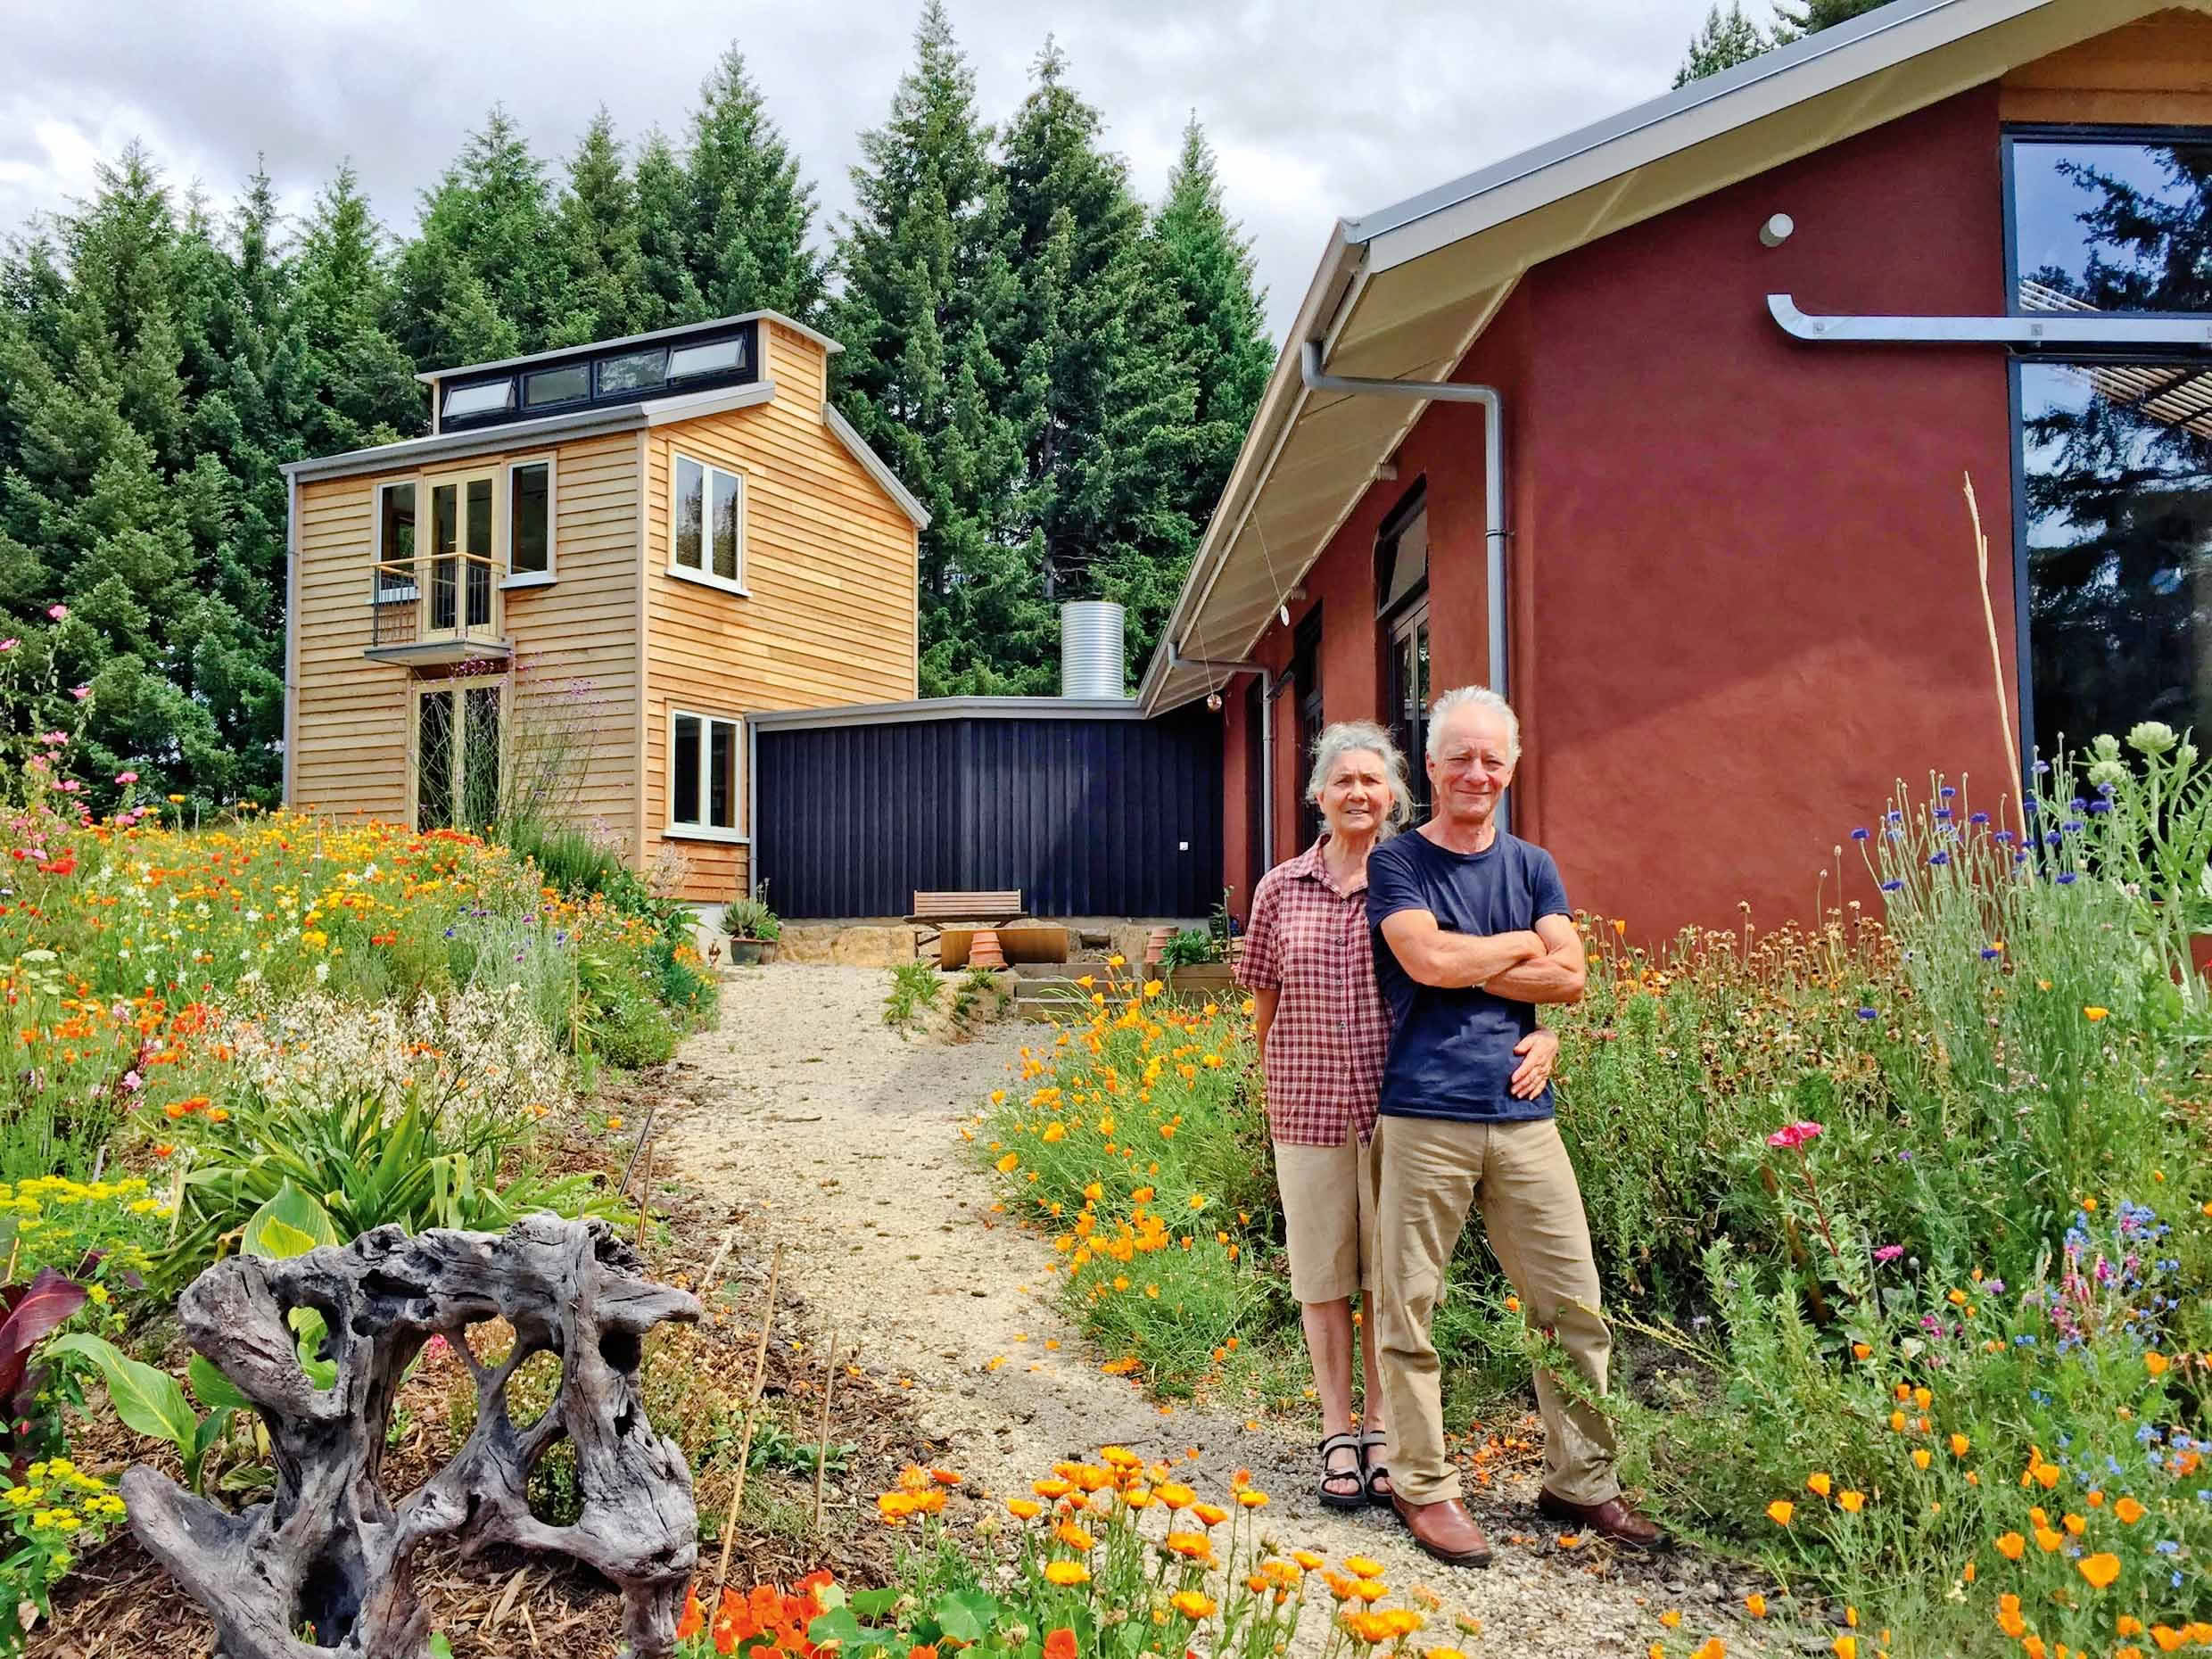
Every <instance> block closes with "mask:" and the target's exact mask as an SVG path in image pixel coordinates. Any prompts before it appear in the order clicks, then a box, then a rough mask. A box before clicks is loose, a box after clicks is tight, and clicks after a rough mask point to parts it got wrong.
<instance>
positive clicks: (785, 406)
mask: <svg viewBox="0 0 2212 1659" xmlns="http://www.w3.org/2000/svg"><path fill="white" fill-rule="evenodd" d="M837 350H838V345H837V343H836V342H835V341H832V340H830V339H829V338H827V337H826V336H824V335H822V334H817V333H815V332H814V331H813V329H811V328H807V327H805V326H803V325H801V324H799V323H796V322H794V321H792V320H791V319H790V318H786V317H781V316H779V315H777V314H775V313H773V312H756V313H753V314H751V315H747V316H743V317H728V318H719V319H717V320H715V321H714V322H708V323H699V324H695V325H691V326H686V327H682V328H673V329H665V330H663V331H661V332H659V333H657V334H641V335H638V336H635V337H632V338H630V339H624V340H611V341H607V342H604V343H599V344H596V345H590V346H581V347H575V348H572V349H568V350H564V351H548V352H542V353H540V354H538V355H536V356H533V357H526V358H516V359H510V360H508V361H505V362H499V363H478V364H473V365H470V366H469V367H465V368H452V369H441V370H439V371H437V372H435V373H433V374H428V375H425V376H421V378H422V379H423V380H424V381H425V383H427V384H428V386H429V388H430V397H431V432H430V434H429V435H428V436H427V437H422V438H414V439H409V440H407V441H405V442H399V443H388V444H382V445H379V446H377V447H376V448H374V449H368V450H353V451H351V452H350V453H348V454H344V455H333V456H326V457H324V458H320V459H317V460H309V461H300V462H295V463H293V465H291V466H288V467H287V468H286V469H285V471H286V472H287V473H288V475H290V480H291V526H290V530H291V541H290V547H291V574H290V587H289V592H288V594H287V604H286V615H287V621H288V628H287V639H286V641H285V648H286V656H285V685H286V692H287V695H286V698H285V801H286V804H287V805H290V806H292V807H293V808H295V809H297V810H300V811H304V812H310V813H330V814H334V815H340V816H345V817H373V818H382V819H387V820H392V821H406V822H409V823H411V824H413V825H415V826H416V827H417V828H418V829H433V828H442V827H448V826H453V827H460V828H466V829H480V828H482V827H483V826H484V825H485V824H487V823H489V822H490V821H491V820H492V819H493V818H494V817H495V816H497V815H498V814H499V813H500V812H501V811H503V810H508V809H510V808H511V807H512V806H513V805H514V804H515V803H516V801H517V800H521V801H524V802H535V803H539V804H542V805H549V806H550V807H551V808H552V809H553V810H554V811H555V812H556V813H557V814H558V815H559V816H561V817H563V818H565V819H566V820H567V821H571V822H573V823H574V824H575V825H576V826H577V827H579V828H582V829H590V830H592V831H594V832H595V833H597V834H598V835H599V836H601V837H603V838H606V839H607V841H609V842H610V843H612V844H614V845H617V846H620V847H621V848H622V849H623V853H624V854H625V856H627V857H629V858H630V859H631V860H632V861H633V862H634V863H638V864H639V865H640V866H643V865H646V864H648V863H660V862H662V861H664V860H669V859H674V860H679V861H680V862H681V866H682V876H681V888H680V891H681V896H683V897H685V898H687V899H689V900H692V901H694V902H696V903H698V904H719V903H721V902H722V901H726V900H728V899H729V898H730V897H732V896H735V895H737V894H739V893H741V892H743V891H744V890H745V887H746V884H747V880H748V878H749V873H750V872H749V871H748V870H747V860H748V856H749V848H750V845H751V835H750V826H751V821H752V819H751V801H750V789H749V778H750V766H749V750H750V745H749V744H748V741H747V728H746V719H745V716H746V714H747V712H748V711H751V710H764V709H783V708H813V707H821V706H828V705H838V704H856V703H883V702H890V701H896V700H900V699H904V698H911V697H913V696H915V694H916V691H917V689H918V687H917V681H916V675H917V671H918V657H917V653H918V648H919V645H918V627H917V619H916V613H915V600H916V590H915V583H916V578H917V570H916V556H917V538H918V536H919V533H920V529H921V527H922V526H923V525H924V524H927V523H928V522H929V518H928V515H927V514H926V513H925V512H924V511H923V510H922V508H921V507H920V504H919V503H918V502H916V501H915V499H914V498H913V497H912V495H911V494H909V493H908V492H907V491H906V490H905V489H904V487H902V486H901V485H900V483H899V482H898V480H897V479H896V477H894V476H893V475H892V474H891V472H890V469H889V468H888V467H887V466H885V465H884V464H883V462H882V461H881V460H880V459H879V458H877V457H876V456H875V455H874V454H873V453H872V452H871V450H869V449H868V447H867V446H866V445H865V444H864V443H863V442H861V439H860V437H859V435H858V434H857V433H854V430H853V429H852V427H851V426H850V425H847V424H846V422H845V420H844V419H843V418H842V417H839V416H838V413H837V412H836V410H835V409H832V408H831V407H830V405H829V400H828V380H829V358H830V355H831V354H832V353H834V352H835V351H837Z"/></svg>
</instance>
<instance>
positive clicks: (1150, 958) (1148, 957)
mask: <svg viewBox="0 0 2212 1659" xmlns="http://www.w3.org/2000/svg"><path fill="white" fill-rule="evenodd" d="M1175 934H1176V930H1175V929H1173V928H1154V929H1152V930H1151V932H1150V933H1148V934H1146V935H1145V936H1144V965H1145V966H1146V967H1147V968H1157V967H1159V966H1160V953H1161V952H1162V951H1164V950H1166V949H1167V948H1168V940H1169V939H1172V938H1174V937H1175Z"/></svg>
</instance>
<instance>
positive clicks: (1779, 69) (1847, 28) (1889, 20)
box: [1344, 0, 2052, 243]
mask: <svg viewBox="0 0 2212 1659" xmlns="http://www.w3.org/2000/svg"><path fill="white" fill-rule="evenodd" d="M2051 3H2052V0H2030V4H2026V5H2018V6H2012V7H2009V8H2007V9H2008V12H2012V11H2033V10H2035V8H2036V7H2037V6H2038V5H2042V4H2051ZM1978 9H1982V8H1980V7H1977V5H1976V0H1890V4H1887V5H1883V6H1877V7H1876V8H1875V9H1874V10H1873V11H1871V12H1861V13H1860V14H1859V15H1858V16H1857V17H1854V18H1852V19H1849V20H1847V21H1845V22H1842V23H1837V24H1835V25H1833V26H1831V27H1829V28H1828V29H1820V30H1819V31H1817V32H1816V33H1813V34H1810V35H1806V36H1803V37H1801V38H1799V39H1797V40H1794V41H1792V42H1791V43H1790V44H1789V45H1787V46H1779V47H1777V48H1775V49H1774V50H1773V51H1770V52H1762V53H1761V54H1759V55H1758V56H1757V57H1755V58H1752V59H1749V60H1747V61H1746V62H1742V63H1738V64H1737V65H1736V66H1735V67H1734V68H1732V69H1728V70H1722V71H1721V73H1720V74H1718V75H1711V76H1706V77H1704V78H1701V79H1698V80H1694V81H1691V82H1690V83H1689V84H1688V86H1684V87H1675V88H1674V89H1673V90H1671V91H1670V92H1666V93H1663V94H1662V95H1660V96H1658V97H1656V98H1650V99H1647V100H1646V101H1645V102H1643V103H1638V104H1635V105H1632V106H1631V107H1630V108H1628V109H1626V110H1622V111H1617V112H1616V113H1614V114H1612V115H1609V116H1606V117H1605V119H1604V120H1598V121H1593V122H1591V123H1589V125H1588V126H1585V127H1580V128H1575V129H1574V130H1572V132H1567V133H1563V134H1561V135H1560V136H1558V137H1556V138H1550V139H1547V140H1546V141H1545V142H1543V143H1542V144H1535V145H1531V147H1530V148H1528V149H1526V150H1522V151H1519V152H1516V153H1514V154H1512V155H1509V156H1506V157H1505V158H1504V159H1503V160H1500V161H1493V162H1491V163H1490V165H1489V166H1487V167H1481V168H1477V169H1474V170H1473V172H1470V173H1465V174H1462V175H1461V176H1460V177H1457V178H1455V179H1450V180H1448V181H1447V182H1446V183H1444V184H1441V185H1437V186H1432V187H1431V188H1430V189H1427V190H1424V191H1422V192H1420V193H1419V194H1416V195H1411V196H1408V197H1407V198H1406V199H1405V200H1404V201H1402V202H1392V203H1391V205H1389V206H1387V207H1382V208H1378V209H1376V210H1374V212H1371V213H1364V214H1361V215H1360V216H1359V217H1358V218H1357V219H1349V220H1347V221H1345V225H1344V229H1345V234H1346V235H1348V236H1349V237H1350V238H1351V239H1352V240H1354V241H1357V242H1362V243H1366V242H1373V241H1374V239H1375V238H1377V237H1378V236H1383V235H1389V234H1390V233H1391V232H1392V231H1397V230H1402V229H1404V228H1405V227H1407V226H1408V225H1412V224H1415V223H1417V222H1418V221H1419V220H1421V219H1427V218H1430V217H1431V216H1432V215H1434V214H1437V213H1440V212H1443V211H1446V210H1449V209H1451V208H1455V207H1457V206H1459V205H1461V204H1462V203H1464V202H1469V201H1472V200H1473V198H1474V197H1476V196H1479V195H1482V194H1486V193H1488V192H1490V191H1492V190H1495V189H1498V187H1499V186H1504V185H1507V184H1512V183H1515V182H1517V181H1518V180H1521V179H1523V178H1527V177H1531V176H1532V175H1534V174H1537V173H1540V172H1542V171H1543V170H1544V169H1547V168H1549V167H1554V166H1556V165H1557V164H1559V163H1560V162H1562V161H1570V160H1572V159H1573V158H1574V157H1576V156H1578V155H1582V154H1585V153H1588V152H1589V151H1591V150H1596V149H1598V148H1601V147H1603V146H1604V145H1605V144H1612V143H1614V142H1615V141H1616V140H1618V139H1621V138H1625V137H1627V136H1630V135H1631V134H1633V133H1637V132H1640V131H1642V130H1644V129H1645V128H1651V127H1655V126H1658V125H1660V124H1662V123H1663V122H1665V121H1669V120H1674V119H1676V118H1677V117H1680V116H1682V115H1686V114H1688V113H1689V112H1690V111H1693V110H1699V109H1703V108H1704V107H1706V106H1707V105H1709V104H1713V103H1720V102H1722V101H1723V100H1726V99H1729V98H1731V97H1735V96H1737V95H1741V94H1743V93H1745V92H1746V91H1747V90H1748V89H1750V88H1752V87H1759V86H1763V85H1764V84H1766V83H1767V82H1769V81H1771V80H1773V79H1775V78H1778V77H1780V76H1785V75H1789V74H1793V73H1795V72H1796V71H1799V70H1802V69H1803V68H1804V66H1806V65H1808V64H1811V63H1813V62H1819V61H1820V60H1821V59H1823V58H1827V57H1831V56H1833V55H1834V54H1836V53H1838V52H1844V51H1848V50H1849V49H1850V48H1852V47H1853V46H1856V45H1859V44H1860V43H1861V42H1862V41H1865V40H1869V39H1872V38H1874V37H1877V36H1879V35H1883V34H1887V33H1892V32H1893V31H1894V30H1896V29H1901V28H1902V27H1903V26H1905V25H1906V24H1909V23H1913V22H1917V21H1919V20H1920V19H1922V18H1925V17H1930V16H1933V15H1935V14H1936V13H1937V12H1948V11H1954V10H1956V11H1960V12H1967V11H1969V10H1978ZM1962 32H1969V31H1962ZM1925 50H1927V48H1926V47H1925V46H1921V47H1914V48H1912V49H1911V50H1908V51H1904V52H1902V53H1895V54H1893V55H1891V56H1890V57H1888V58H1886V59H1882V60H1878V61H1876V62H1872V63H1870V64H1869V65H1868V67H1867V70H1865V72H1866V73H1869V74H1871V73H1874V72H1877V71H1878V70H1883V69H1886V68H1888V67H1890V65H1891V64H1892V63H1894V62H1903V61H1904V60H1905V59H1906V58H1909V57H1911V56H1914V55H1917V54H1918V53H1919V52H1921V51H1925Z"/></svg>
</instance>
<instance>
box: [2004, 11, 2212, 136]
mask: <svg viewBox="0 0 2212 1659" xmlns="http://www.w3.org/2000/svg"><path fill="white" fill-rule="evenodd" d="M1997 111H1998V114H1999V116H2000V117H2001V118H2002V120H2008V121H2051V122H2061V123H2074V122H2079V123H2083V124H2085V125H2121V126H2137V127H2165V126H2184V127H2186V126H2208V125H2212V18H2208V17H2206V16H2204V15H2203V14H2202V13H2200V12H2183V11H2170V12H2153V13H2151V15H2150V16H2149V17H2146V18H2143V19H2141V20H2140V21H2136V22H2134V23H2129V24H2125V25H2124V26H2123V27H2121V28H2118V29H2113V30H2111V31H2110V32H2109V33H2108V34H2102V35H2099V36H2097V37H2094V38H2093V39H2090V40H2084V42H2082V43H2081V45H2077V46H2069V47H2068V48H2067V50H2065V51H2064V52H2054V53H2052V54H2051V55H2050V56H2049V57H2047V58H2038V59H2037V60H2035V62H2033V63H2023V64H2022V65H2021V66H2020V67H2019V68H2018V69H2016V70H2012V71H2011V72H2010V74H2008V75H2006V76H2005V78H2003V80H2002V81H2001V82H2000V83H1999V84H1998V97H1997Z"/></svg>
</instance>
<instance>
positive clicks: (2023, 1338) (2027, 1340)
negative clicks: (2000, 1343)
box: [2012, 1332, 2035, 1348]
mask: <svg viewBox="0 0 2212 1659" xmlns="http://www.w3.org/2000/svg"><path fill="white" fill-rule="evenodd" d="M2012 1346H2013V1347H2015V1348H2033V1347H2035V1338H2034V1337H2033V1336H2031V1335H2028V1334H2027V1333H2025V1332H2023V1333H2021V1334H2020V1335H2018V1336H2016V1337H2014V1338H2013V1339H2012Z"/></svg>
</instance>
